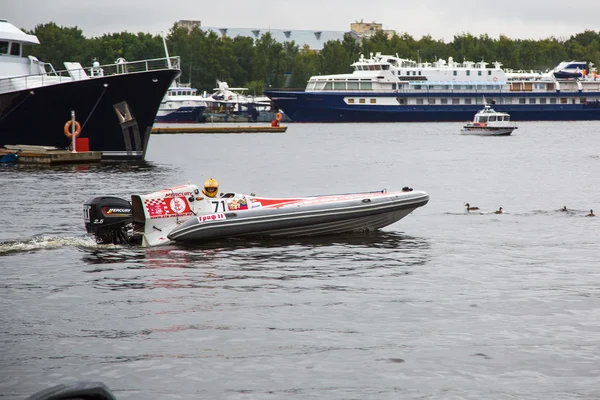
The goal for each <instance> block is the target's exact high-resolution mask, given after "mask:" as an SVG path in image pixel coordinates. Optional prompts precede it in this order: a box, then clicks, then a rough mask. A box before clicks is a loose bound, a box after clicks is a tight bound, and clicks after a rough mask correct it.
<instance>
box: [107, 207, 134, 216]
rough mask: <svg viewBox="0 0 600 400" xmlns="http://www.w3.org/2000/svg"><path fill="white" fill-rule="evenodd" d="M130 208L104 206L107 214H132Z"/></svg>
mask: <svg viewBox="0 0 600 400" xmlns="http://www.w3.org/2000/svg"><path fill="white" fill-rule="evenodd" d="M130 213H131V209H130V208H112V207H104V214H106V215H109V214H110V215H115V216H116V215H118V214H130Z"/></svg>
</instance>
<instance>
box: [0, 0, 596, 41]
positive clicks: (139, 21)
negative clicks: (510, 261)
mask: <svg viewBox="0 0 600 400" xmlns="http://www.w3.org/2000/svg"><path fill="white" fill-rule="evenodd" d="M0 18H4V19H7V20H8V21H9V22H11V23H12V24H13V25H16V26H17V27H19V28H23V29H33V28H34V27H35V26H36V25H37V24H43V23H47V22H51V21H53V22H56V23H57V24H58V25H61V26H68V27H74V26H77V27H79V28H80V29H81V30H82V31H83V34H84V35H85V36H87V37H92V36H100V35H102V34H104V33H114V32H122V31H127V32H133V33H137V32H149V33H153V34H157V33H159V32H161V31H165V32H168V30H169V29H170V28H171V27H172V26H173V23H174V22H176V21H178V20H181V19H187V20H199V21H201V22H202V26H207V27H224V28H259V29H266V28H277V29H289V30H294V29H307V30H333V31H347V30H349V29H350V23H351V22H354V21H360V20H361V19H362V20H363V21H364V22H378V23H381V24H383V27H384V29H391V30H395V31H397V32H399V33H403V32H406V33H408V34H409V35H411V36H412V37H413V38H415V39H420V38H421V37H422V36H423V35H431V36H432V37H433V38H434V39H442V40H444V41H446V42H448V41H451V40H452V38H453V37H454V35H457V34H462V33H470V34H473V35H475V36H479V35H481V34H488V35H489V36H491V37H492V38H497V37H498V36H499V35H501V34H503V35H506V36H508V37H510V38H512V39H541V38H548V37H551V36H553V37H556V38H564V39H567V38H569V37H570V36H571V35H573V34H576V33H580V32H583V31H584V30H586V29H590V30H594V31H598V30H599V29H600V1H565V0H536V1H532V0H521V1H514V0H478V1H474V0H411V1H406V0H378V1H377V0H375V1H369V0H300V1H295V0H269V1H267V0H225V1H223V0H221V1H219V0H211V1H208V0H97V1H90V0H0Z"/></svg>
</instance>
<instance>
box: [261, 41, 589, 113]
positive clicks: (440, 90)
mask: <svg viewBox="0 0 600 400" xmlns="http://www.w3.org/2000/svg"><path fill="white" fill-rule="evenodd" d="M352 68H353V70H354V71H353V72H352V73H350V74H336V75H322V76H313V77H311V78H310V80H309V81H308V84H307V86H306V89H305V90H301V91H299V90H287V89H270V90H266V91H265V94H266V95H267V96H269V97H270V98H271V100H272V101H273V102H274V103H275V104H276V106H277V107H279V108H280V109H282V110H283V111H284V112H285V113H286V114H287V115H288V117H289V118H291V119H292V120H293V121H297V122H418V121H464V120H467V119H470V118H471V117H472V115H473V114H474V113H475V112H477V110H479V109H480V108H481V106H482V101H483V100H482V99H483V98H484V97H485V98H486V99H488V101H489V102H490V103H491V104H492V105H494V108H495V109H497V110H498V111H500V112H507V113H510V114H511V116H512V118H513V120H517V121H519V120H520V121H524V120H598V119H600V103H599V100H600V80H598V78H597V70H596V68H595V67H594V66H593V65H592V64H591V63H590V64H589V65H588V64H586V63H585V62H581V61H572V62H565V63H561V64H559V65H558V66H557V68H555V69H554V70H551V71H548V72H546V73H541V72H533V71H529V72H524V71H511V70H505V69H503V68H502V64H501V63H500V62H498V61H496V62H493V63H491V64H490V63H487V62H485V61H480V62H471V61H464V62H462V63H458V62H456V61H454V60H453V59H452V58H449V59H448V60H443V59H440V60H437V61H435V62H433V63H430V62H417V61H414V60H410V59H405V58H400V57H399V56H398V55H395V56H390V55H382V54H380V53H377V54H375V55H373V54H371V56H370V58H365V57H364V56H361V58H360V59H359V60H358V61H357V62H355V63H353V64H352Z"/></svg>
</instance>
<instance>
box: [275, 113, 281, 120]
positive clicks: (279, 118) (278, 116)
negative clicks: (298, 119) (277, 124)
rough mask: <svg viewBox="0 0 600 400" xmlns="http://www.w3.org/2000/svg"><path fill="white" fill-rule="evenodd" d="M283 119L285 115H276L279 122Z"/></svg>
mask: <svg viewBox="0 0 600 400" xmlns="http://www.w3.org/2000/svg"><path fill="white" fill-rule="evenodd" d="M281 118H283V115H281V113H277V114H275V119H276V120H277V121H281Z"/></svg>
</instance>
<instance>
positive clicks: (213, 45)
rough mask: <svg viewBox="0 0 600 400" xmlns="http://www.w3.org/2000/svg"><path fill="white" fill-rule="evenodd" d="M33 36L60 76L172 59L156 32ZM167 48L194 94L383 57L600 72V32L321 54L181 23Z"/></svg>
mask: <svg viewBox="0 0 600 400" xmlns="http://www.w3.org/2000/svg"><path fill="white" fill-rule="evenodd" d="M28 33H30V34H34V35H36V36H37V37H38V39H39V40H40V43H41V44H40V45H34V46H28V47H26V52H27V53H26V55H29V54H31V55H35V56H36V57H37V58H39V59H40V60H42V61H44V62H49V63H52V64H53V66H54V68H55V69H57V70H59V69H64V68H63V64H62V63H63V62H64V61H75V62H79V63H81V64H82V65H83V66H91V63H92V61H93V60H94V59H97V60H98V61H99V62H100V64H111V63H114V62H115V61H116V59H117V58H119V57H123V58H125V59H126V60H129V61H135V60H143V59H151V58H162V57H164V56H165V52H164V46H163V40H162V37H161V36H160V35H152V34H149V33H137V34H133V33H129V32H120V33H110V34H104V35H102V36H99V37H92V38H87V37H85V36H84V35H83V32H82V31H81V29H79V28H78V27H62V26H58V25H56V23H54V22H49V23H46V24H39V25H37V26H36V27H35V28H34V29H33V30H32V31H29V32H28ZM166 42H167V48H168V50H169V54H170V55H171V56H174V55H177V56H180V57H181V69H182V74H181V77H180V80H181V82H185V83H187V82H190V83H191V85H192V87H195V88H197V89H198V90H200V91H204V90H205V91H208V92H209V93H210V92H211V91H212V89H213V88H214V87H215V84H216V80H217V79H219V80H221V81H226V82H228V83H229V86H231V87H239V86H243V87H248V88H249V89H250V93H253V94H256V95H259V94H261V93H262V91H263V89H264V87H265V85H269V86H271V87H290V88H304V87H305V85H306V81H307V80H308V79H309V78H310V77H311V76H313V75H326V74H337V73H348V72H351V71H352V69H351V67H350V64H352V63H353V62H355V61H357V60H358V59H359V57H360V55H361V54H364V55H365V56H366V57H367V56H368V55H369V53H376V52H381V53H382V54H398V55H399V56H400V57H402V58H410V59H414V60H417V59H419V60H421V61H429V62H433V61H435V60H436V59H440V58H441V59H448V57H453V58H454V60H456V61H462V60H469V61H475V62H477V61H481V60H485V61H487V62H494V61H500V62H501V63H502V66H503V68H511V69H515V70H520V69H522V70H547V69H551V68H553V67H555V66H556V65H557V64H558V63H559V62H561V61H569V60H577V61H587V62H593V63H594V65H600V64H598V63H600V33H599V32H596V31H592V30H586V31H584V32H582V33H578V34H576V35H573V36H571V37H570V38H568V39H558V38H555V37H549V38H547V39H542V40H523V39H510V38H509V37H507V36H504V35H500V36H499V37H498V38H497V39H495V38H491V37H489V36H488V35H485V34H484V35H480V36H474V35H471V34H469V33H462V34H459V35H455V36H454V38H453V40H452V41H450V42H449V43H446V42H444V41H443V40H434V39H433V38H432V37H431V36H428V35H427V36H423V37H422V38H421V39H419V40H416V39H414V38H413V37H412V36H410V35H409V34H407V33H401V34H396V35H394V36H393V37H391V38H388V36H387V35H386V34H385V33H383V32H377V33H376V34H375V35H374V36H373V37H371V38H369V39H365V40H362V41H359V40H357V39H356V38H354V37H353V36H352V35H351V34H349V33H348V34H346V35H345V36H344V38H343V40H336V41H329V42H326V43H325V44H324V46H323V49H322V50H321V51H319V52H317V51H313V50H310V49H309V48H308V47H307V46H305V47H303V48H301V47H300V46H299V45H297V44H296V43H295V42H285V43H280V42H277V41H276V40H275V39H274V38H273V37H272V36H271V34H270V33H268V32H267V33H265V34H263V35H262V36H261V37H260V38H258V39H253V38H250V37H241V36H237V37H220V36H219V35H217V34H216V33H214V32H211V31H208V32H206V31H202V30H201V29H199V28H194V29H192V30H189V29H187V28H184V27H182V26H179V25H177V24H174V25H173V27H172V28H171V29H170V31H169V33H168V35H167V36H166Z"/></svg>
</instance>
